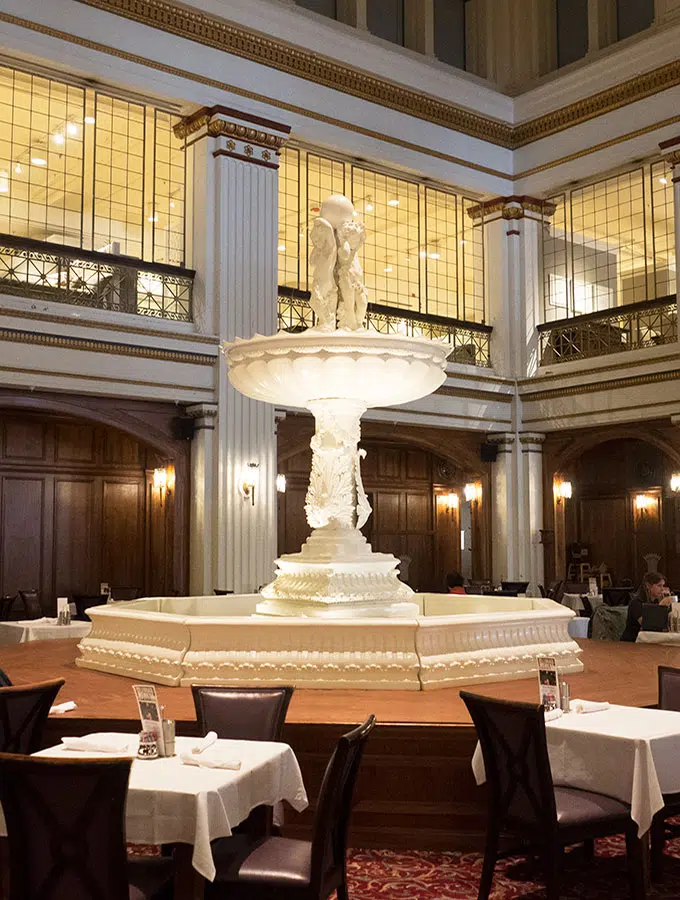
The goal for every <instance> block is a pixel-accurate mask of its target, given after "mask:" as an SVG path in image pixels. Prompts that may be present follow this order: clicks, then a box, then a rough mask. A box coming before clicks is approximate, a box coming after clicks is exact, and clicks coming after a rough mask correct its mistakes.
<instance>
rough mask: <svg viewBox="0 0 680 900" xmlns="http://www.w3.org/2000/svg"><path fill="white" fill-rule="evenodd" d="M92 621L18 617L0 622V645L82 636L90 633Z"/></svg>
mask: <svg viewBox="0 0 680 900" xmlns="http://www.w3.org/2000/svg"><path fill="white" fill-rule="evenodd" d="M91 628H92V622H80V621H73V620H72V621H71V622H69V624H68V625H59V622H58V619H57V618H56V617H51V616H43V617H42V618H40V619H20V620H18V621H12V622H0V645H4V646H7V645H9V644H25V643H27V642H29V641H61V640H65V639H67V638H83V637H86V636H87V635H88V634H89V633H90V629H91Z"/></svg>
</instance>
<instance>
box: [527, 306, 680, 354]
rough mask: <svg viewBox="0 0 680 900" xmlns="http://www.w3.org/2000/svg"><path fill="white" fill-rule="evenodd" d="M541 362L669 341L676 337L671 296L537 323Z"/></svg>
mask: <svg viewBox="0 0 680 900" xmlns="http://www.w3.org/2000/svg"><path fill="white" fill-rule="evenodd" d="M538 331H539V335H540V341H541V365H543V366H547V365H553V364H554V363H561V362H573V361H574V360H579V359H588V358H591V357H594V356H605V355H607V354H611V353H621V352H623V351H624V350H640V349H642V348H644V347H657V346H659V345H661V344H672V343H675V342H677V340H678V309H677V300H676V296H675V295H671V296H669V297H660V298H658V299H656V300H644V301H642V302H640V303H628V304H626V305H625V306H617V307H614V308H613V309H607V310H601V311H599V312H594V313H588V314H587V315H584V316H575V317H573V318H570V319H559V320H557V321H555V322H545V323H543V324H542V325H539V326H538Z"/></svg>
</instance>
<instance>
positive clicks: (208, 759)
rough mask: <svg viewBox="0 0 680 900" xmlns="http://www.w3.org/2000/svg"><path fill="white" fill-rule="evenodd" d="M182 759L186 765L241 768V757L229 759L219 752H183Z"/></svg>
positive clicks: (203, 767) (207, 767)
mask: <svg viewBox="0 0 680 900" xmlns="http://www.w3.org/2000/svg"><path fill="white" fill-rule="evenodd" d="M179 758H180V760H181V761H182V763H183V764H184V765H185V766H200V767H201V768H202V769H240V768H241V760H240V759H229V757H227V756H220V755H219V754H218V753H215V752H213V753H181V754H180V757H179Z"/></svg>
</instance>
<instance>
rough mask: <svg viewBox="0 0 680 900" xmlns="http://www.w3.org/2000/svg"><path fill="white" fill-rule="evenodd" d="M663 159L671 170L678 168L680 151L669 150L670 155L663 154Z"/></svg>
mask: <svg viewBox="0 0 680 900" xmlns="http://www.w3.org/2000/svg"><path fill="white" fill-rule="evenodd" d="M663 158H664V159H665V160H666V162H667V163H668V164H669V165H670V166H671V168H673V169H674V168H675V167H676V166H680V150H671V152H670V153H664V157H663Z"/></svg>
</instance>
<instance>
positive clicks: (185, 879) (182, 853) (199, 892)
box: [173, 844, 205, 900]
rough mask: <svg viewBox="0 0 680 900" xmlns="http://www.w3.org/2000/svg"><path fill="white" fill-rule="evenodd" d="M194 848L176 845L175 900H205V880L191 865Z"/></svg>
mask: <svg viewBox="0 0 680 900" xmlns="http://www.w3.org/2000/svg"><path fill="white" fill-rule="evenodd" d="M193 853H194V848H193V846H192V845H191V844H175V848H174V851H173V857H174V860H175V880H174V898H175V900H203V894H204V890H205V879H204V878H203V876H202V875H200V874H199V873H198V872H197V871H196V869H194V867H193V865H192V864H191V857H192V856H193Z"/></svg>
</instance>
